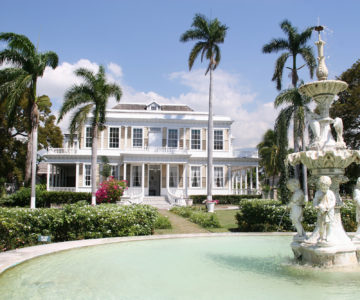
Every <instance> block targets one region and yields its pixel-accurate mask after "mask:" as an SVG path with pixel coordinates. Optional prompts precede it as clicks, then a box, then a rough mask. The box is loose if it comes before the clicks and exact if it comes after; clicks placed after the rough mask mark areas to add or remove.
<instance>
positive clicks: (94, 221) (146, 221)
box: [0, 202, 158, 251]
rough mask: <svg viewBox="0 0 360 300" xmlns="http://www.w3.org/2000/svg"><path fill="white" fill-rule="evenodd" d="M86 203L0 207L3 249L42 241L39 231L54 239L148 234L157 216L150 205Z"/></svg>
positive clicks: (1, 246) (1, 244) (56, 240)
mask: <svg viewBox="0 0 360 300" xmlns="http://www.w3.org/2000/svg"><path fill="white" fill-rule="evenodd" d="M84 204H86V202H85V203H84V202H83V203H79V204H72V205H66V206H65V207H64V209H62V210H59V209H54V208H39V209H35V210H31V209H28V208H0V251H5V250H9V249H14V248H18V247H23V246H31V245H36V244H39V242H38V241H37V238H38V236H39V235H48V236H50V237H51V240H52V241H54V242H61V241H70V240H80V239H92V238H104V237H118V236H135V235H149V234H151V233H152V231H153V230H154V226H155V222H156V220H157V217H158V212H157V210H156V209H155V208H153V207H150V206H148V205H131V206H118V205H114V204H102V205H98V206H95V207H92V206H90V205H84Z"/></svg>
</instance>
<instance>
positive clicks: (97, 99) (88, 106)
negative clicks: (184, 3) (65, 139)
mask: <svg viewBox="0 0 360 300" xmlns="http://www.w3.org/2000/svg"><path fill="white" fill-rule="evenodd" d="M75 75H77V76H79V77H81V78H82V79H83V80H84V83H82V84H79V85H74V86H73V87H71V88H69V89H68V90H67V91H66V93H65V101H64V103H63V105H62V107H61V110H60V114H59V119H58V122H60V121H61V120H62V118H63V117H64V116H65V114H66V113H68V112H69V111H70V110H73V109H75V108H77V110H76V111H75V113H74V114H73V116H72V119H71V121H70V126H69V131H70V138H71V140H72V139H73V137H74V135H75V134H76V133H78V134H79V136H81V132H82V128H83V126H84V124H85V121H86V119H87V116H88V115H89V113H91V115H92V116H91V134H92V135H91V137H92V146H91V194H92V195H91V205H96V196H95V194H96V162H97V139H98V133H99V131H102V130H104V129H105V121H106V105H107V102H108V99H109V97H111V96H114V97H115V99H116V101H118V102H119V101H120V98H121V96H122V91H121V88H120V86H118V85H117V84H115V83H112V84H109V83H107V82H106V75H105V68H104V67H103V66H100V67H99V71H98V73H97V74H94V73H93V72H92V71H90V70H88V69H86V68H79V69H77V70H76V71H75Z"/></svg>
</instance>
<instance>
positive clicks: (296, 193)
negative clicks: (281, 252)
mask: <svg viewBox="0 0 360 300" xmlns="http://www.w3.org/2000/svg"><path fill="white" fill-rule="evenodd" d="M286 186H287V188H288V189H289V190H290V191H291V192H292V193H293V195H292V196H291V199H290V202H289V204H288V207H289V208H290V209H291V211H290V219H291V222H292V223H293V225H294V227H295V228H296V231H297V235H296V236H295V237H294V240H304V239H305V238H306V233H305V231H304V228H303V226H302V224H301V222H302V221H303V210H304V205H305V197H304V192H303V191H302V190H301V188H300V182H299V180H298V179H295V178H293V179H290V180H289V181H288V182H287V185H286Z"/></svg>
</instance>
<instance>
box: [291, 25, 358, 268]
mask: <svg viewBox="0 0 360 300" xmlns="http://www.w3.org/2000/svg"><path fill="white" fill-rule="evenodd" d="M315 30H316V31H318V34H319V39H318V41H317V42H315V44H316V46H317V48H318V67H317V71H316V76H317V78H318V81H315V82H311V83H307V84H304V85H302V86H300V87H299V92H300V93H301V94H303V95H306V96H308V97H311V98H312V99H313V100H314V101H315V103H316V105H317V107H316V109H315V110H314V112H311V113H310V114H309V115H308V118H309V125H310V128H311V130H312V133H313V137H314V138H313V141H312V142H311V143H310V145H309V147H308V149H307V151H301V152H297V153H293V154H290V155H288V157H287V162H288V163H290V164H291V165H293V166H295V165H297V164H300V163H302V164H304V165H305V166H306V167H307V168H308V170H309V171H310V173H311V177H310V181H312V182H319V180H320V181H324V180H325V179H324V177H328V178H330V179H331V180H330V179H326V180H328V182H329V186H330V191H332V193H333V195H334V196H335V198H336V203H335V201H334V208H333V217H332V218H331V222H330V223H329V224H328V225H329V232H328V235H327V236H326V238H325V240H324V239H323V237H322V236H321V233H322V232H321V228H322V217H321V213H320V212H319V213H318V218H317V223H316V227H315V229H314V231H313V233H312V234H311V235H310V236H303V237H301V236H300V237H299V236H296V238H294V240H293V242H292V244H291V247H292V249H293V252H294V255H295V257H296V258H297V259H298V260H299V261H301V262H303V263H306V264H311V265H319V266H345V265H346V266H348V265H357V264H358V259H357V253H358V255H359V254H360V246H356V243H355V240H354V241H352V240H351V239H350V237H349V236H348V235H347V234H346V232H345V230H344V227H343V225H342V221H341V215H340V208H341V206H342V205H343V201H342V199H341V197H340V194H339V185H340V184H341V183H344V182H346V181H348V179H347V178H346V176H344V170H345V168H346V167H347V166H349V165H350V164H351V163H353V162H355V163H357V164H360V151H358V150H350V149H347V147H346V144H345V142H344V140H343V136H342V135H343V124H342V120H341V119H340V118H335V119H332V118H330V116H329V108H330V105H331V103H332V102H333V101H334V98H335V96H336V95H337V94H338V93H340V92H342V91H344V90H345V89H346V88H347V86H348V85H347V83H346V82H343V81H339V80H328V79H327V77H328V70H327V67H326V65H325V57H324V44H325V42H324V41H323V40H321V34H320V33H321V31H322V30H323V27H322V26H318V27H316V28H315ZM331 126H333V127H334V129H335V132H336V135H337V136H336V139H334V138H333V136H332V133H331ZM320 178H321V179H320ZM326 180H325V181H326ZM317 193H320V194H321V193H322V192H321V191H319V192H317ZM320 194H318V195H320ZM322 195H325V194H322ZM330 196H331V195H330ZM315 198H316V196H315ZM330 198H331V197H330ZM330 198H329V199H330ZM314 205H316V203H314ZM358 245H359V244H358Z"/></svg>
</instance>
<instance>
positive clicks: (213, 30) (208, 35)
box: [180, 14, 228, 200]
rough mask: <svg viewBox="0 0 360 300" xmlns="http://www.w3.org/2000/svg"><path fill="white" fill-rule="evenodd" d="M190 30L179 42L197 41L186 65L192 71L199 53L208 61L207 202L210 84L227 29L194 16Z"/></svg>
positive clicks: (209, 193) (210, 157) (210, 158)
mask: <svg viewBox="0 0 360 300" xmlns="http://www.w3.org/2000/svg"><path fill="white" fill-rule="evenodd" d="M191 27H192V29H189V30H187V31H185V32H184V33H183V34H182V35H181V37H180V41H181V42H188V41H197V43H196V44H195V46H194V47H193V48H192V50H191V52H190V55H189V59H188V65H189V70H191V69H192V67H193V65H194V62H195V60H196V58H197V57H198V56H199V54H200V53H201V62H202V61H203V58H204V56H205V57H206V59H208V60H209V65H208V67H207V69H206V72H205V76H206V75H207V73H208V72H209V73H210V84H209V118H208V145H207V151H208V161H207V178H208V180H207V200H212V185H213V182H212V180H213V173H212V172H213V147H214V142H213V141H214V132H213V131H214V130H213V108H212V96H213V95H212V85H213V84H212V82H213V78H212V76H213V71H214V70H215V69H216V67H217V66H218V65H219V63H220V59H221V54H220V48H219V44H221V43H223V42H224V39H225V36H226V32H227V30H228V27H227V26H226V25H223V24H221V23H220V22H219V20H218V19H214V20H208V19H207V18H206V17H205V16H203V15H201V14H196V15H195V17H194V19H193V22H192V24H191Z"/></svg>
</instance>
